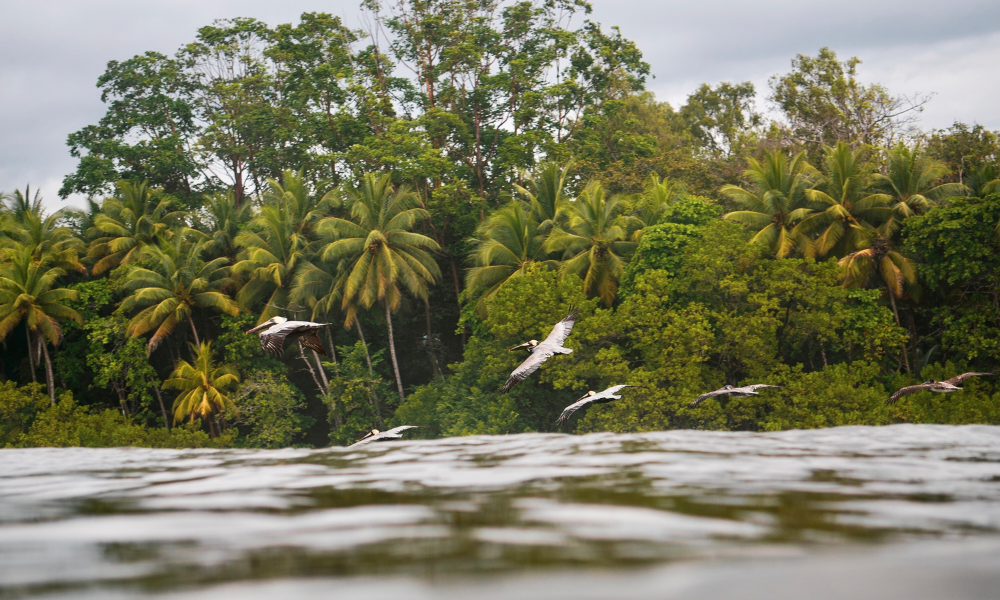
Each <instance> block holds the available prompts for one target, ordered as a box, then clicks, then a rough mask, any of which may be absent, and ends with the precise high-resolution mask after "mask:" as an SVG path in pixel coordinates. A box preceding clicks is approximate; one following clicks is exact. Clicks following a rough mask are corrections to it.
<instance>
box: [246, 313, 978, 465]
mask: <svg viewBox="0 0 1000 600" xmlns="http://www.w3.org/2000/svg"><path fill="white" fill-rule="evenodd" d="M578 316H579V314H578V313H577V312H575V311H574V312H571V313H570V314H568V315H566V318H564V319H563V320H562V321H559V322H558V323H556V324H555V326H554V327H553V328H552V331H551V332H550V333H549V335H548V337H546V338H545V339H544V340H542V341H541V342H539V341H538V340H528V341H527V342H525V343H523V344H519V345H517V346H514V347H513V348H511V349H510V350H509V351H510V352H516V351H518V350H527V351H528V358H526V359H524V361H523V362H522V363H521V364H520V365H518V366H517V368H516V369H514V371H513V372H511V374H510V377H508V378H507V381H506V382H505V383H504V384H503V387H502V388H500V391H501V393H504V394H506V393H507V392H509V391H510V390H511V388H513V387H514V386H515V385H517V384H518V383H520V382H522V381H524V380H525V379H527V378H528V377H529V376H530V375H531V374H532V373H534V372H535V371H537V370H538V368H539V367H541V366H542V363H544V362H545V361H547V360H548V359H550V358H552V357H553V356H555V355H557V354H572V353H573V350H571V349H570V348H564V347H563V343H564V342H565V341H566V338H567V337H569V334H570V332H571V331H572V330H573V325H574V324H575V323H576V318H577V317H578ZM327 325H329V323H312V322H309V321H289V320H288V319H286V318H284V317H273V318H271V319H270V320H268V321H265V322H264V323H261V324H260V325H258V326H256V327H254V328H253V329H250V330H248V331H247V333H257V335H258V337H259V338H260V345H261V348H263V349H264V351H265V352H267V353H269V354H271V355H272V356H274V357H276V358H280V357H281V354H282V352H283V351H284V345H285V341H286V340H291V339H295V340H297V341H298V342H300V343H301V344H302V345H303V346H305V347H306V348H309V349H310V350H314V351H316V352H317V353H319V354H321V355H323V356H326V350H324V349H323V344H322V342H320V339H319V330H320V329H322V328H323V327H326V326H327ZM988 375H994V373H963V374H961V375H956V376H955V377H952V378H951V379H946V380H944V381H934V380H933V379H932V380H928V381H925V382H923V383H919V384H917V385H908V386H906V387H904V388H900V389H899V390H897V391H896V393H894V394H893V395H892V396H890V397H889V398H888V399H887V400H886V404H895V403H896V401H898V400H899V399H900V398H902V397H903V396H908V395H910V394H914V393H916V392H919V391H923V390H927V391H929V392H936V393H939V394H947V393H949V392H960V391H962V388H961V387H959V385H960V384H961V383H962V382H963V381H965V380H966V379H968V378H970V377H985V376H988ZM627 387H641V386H634V385H628V384H622V385H613V386H611V387H609V388H608V389H606V390H604V391H602V392H594V391H593V390H591V391H589V392H587V393H586V394H584V396H583V397H582V398H580V399H579V400H577V401H576V402H574V403H573V404H570V405H569V406H567V407H566V408H564V409H563V411H562V414H560V415H559V418H558V419H556V424H557V425H562V424H563V423H565V422H566V421H567V420H568V419H569V418H570V416H571V415H572V414H573V413H575V412H576V411H578V410H580V409H582V408H586V407H587V406H590V405H591V404H604V403H607V402H611V401H612V400H621V395H619V394H618V392H620V391H621V390H623V389H625V388H627ZM778 387H781V386H778V385H768V384H764V383H755V384H751V385H745V386H742V387H733V386H731V385H725V386H723V387H721V388H719V389H717V390H714V391H711V392H707V393H704V394H702V395H700V396H698V397H697V398H695V399H694V400H693V401H692V402H691V403H690V404H689V405H688V406H689V407H695V406H698V405H699V404H701V402H702V401H704V400H707V399H708V398H714V397H715V396H729V397H732V398H746V397H749V396H759V395H760V394H759V393H758V392H757V390H759V389H763V388H778ZM416 427H417V426H416V425H403V426H401V427H395V428H393V429H389V430H387V431H379V430H377V429H372V430H371V432H369V433H368V434H366V435H365V436H364V437H363V438H361V439H360V440H358V441H357V442H355V443H354V444H352V445H351V446H349V447H350V448H353V447H355V446H363V445H365V444H370V443H372V442H381V441H386V440H396V439H400V438H401V437H402V433H403V432H404V431H406V430H408V429H414V428H416Z"/></svg>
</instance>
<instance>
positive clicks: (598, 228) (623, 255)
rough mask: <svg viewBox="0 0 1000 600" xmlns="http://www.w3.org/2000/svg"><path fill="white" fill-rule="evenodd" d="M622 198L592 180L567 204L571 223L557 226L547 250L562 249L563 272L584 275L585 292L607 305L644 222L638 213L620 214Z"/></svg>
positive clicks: (611, 300)
mask: <svg viewBox="0 0 1000 600" xmlns="http://www.w3.org/2000/svg"><path fill="white" fill-rule="evenodd" d="M619 201H620V197H619V196H612V197H611V198H610V199H609V198H607V197H606V194H605V192H604V188H603V187H602V186H601V184H600V183H599V182H596V181H594V182H591V183H590V184H588V185H587V187H586V188H584V190H583V192H581V193H580V196H579V197H578V198H577V199H576V200H575V201H573V202H568V203H567V204H566V207H565V208H564V210H565V212H566V216H567V226H566V227H565V228H563V227H560V226H556V227H554V228H553V229H552V232H551V233H550V234H549V237H548V239H547V240H546V242H545V249H546V250H547V251H549V252H561V253H562V255H563V262H562V265H561V267H560V269H561V271H562V273H563V274H564V275H565V274H567V273H573V274H576V275H578V276H580V278H581V279H583V289H584V293H586V294H587V295H588V296H589V297H594V296H599V297H600V298H601V300H603V301H604V304H605V305H606V306H611V303H612V302H614V300H615V294H617V293H618V280H619V278H620V277H621V275H622V272H623V271H624V261H625V260H626V259H627V257H628V256H630V255H631V254H632V253H633V252H634V251H635V248H636V246H637V245H638V243H637V242H636V241H633V239H632V238H633V236H632V233H633V232H634V231H635V230H637V229H641V228H642V226H643V223H642V222H641V221H640V220H639V219H638V218H636V217H624V216H621V215H619V214H618V203H619Z"/></svg>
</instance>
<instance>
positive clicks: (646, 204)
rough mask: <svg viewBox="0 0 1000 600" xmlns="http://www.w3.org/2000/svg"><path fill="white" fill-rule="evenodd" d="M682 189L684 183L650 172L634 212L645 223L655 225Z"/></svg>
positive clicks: (675, 200)
mask: <svg viewBox="0 0 1000 600" xmlns="http://www.w3.org/2000/svg"><path fill="white" fill-rule="evenodd" d="M683 191H684V184H682V183H680V182H677V181H673V180H671V179H669V178H667V177H664V178H662V179H661V178H660V174H659V173H650V175H649V177H647V178H646V183H645V186H644V187H643V191H642V194H641V195H640V196H639V198H638V201H637V202H636V204H635V213H636V216H638V217H639V219H641V220H642V222H643V223H645V224H646V225H656V224H657V223H659V222H660V221H661V220H663V218H664V216H666V214H667V212H668V211H669V210H670V207H671V206H673V205H674V203H675V202H677V199H678V198H679V197H680V195H681V194H682V193H683Z"/></svg>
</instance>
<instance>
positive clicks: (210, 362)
mask: <svg viewBox="0 0 1000 600" xmlns="http://www.w3.org/2000/svg"><path fill="white" fill-rule="evenodd" d="M191 353H192V355H193V356H194V357H195V359H194V364H192V363H189V362H188V361H186V360H183V359H181V360H179V361H177V365H176V366H175V367H174V370H173V372H172V373H170V377H169V378H167V379H166V380H165V381H164V382H163V389H165V390H179V391H180V392H181V394H180V395H179V396H177V399H176V400H174V406H173V413H174V423H175V424H176V423H178V422H179V421H183V420H184V419H186V418H188V417H190V418H191V420H192V421H194V418H195V417H196V416H198V417H201V418H202V419H203V420H205V421H208V428H209V432H210V433H211V435H212V437H215V436H216V435H218V433H219V432H218V431H216V429H215V423H214V422H213V421H214V419H213V417H215V416H217V415H221V414H222V413H223V411H225V410H226V409H227V408H235V407H236V406H235V404H233V401H232V400H231V399H230V398H229V396H228V395H227V394H226V388H229V387H231V386H233V385H236V384H238V383H239V382H240V378H239V376H238V375H237V373H236V369H234V368H233V367H232V366H230V365H225V364H223V365H220V364H218V363H216V362H215V359H214V358H213V357H212V343H211V342H207V341H206V342H203V343H201V344H198V345H195V344H192V345H191ZM224 426H225V424H224V423H223V427H224Z"/></svg>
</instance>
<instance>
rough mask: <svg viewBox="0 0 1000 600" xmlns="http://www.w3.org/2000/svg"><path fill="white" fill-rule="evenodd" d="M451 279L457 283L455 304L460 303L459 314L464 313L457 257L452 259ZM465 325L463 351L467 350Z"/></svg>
mask: <svg viewBox="0 0 1000 600" xmlns="http://www.w3.org/2000/svg"><path fill="white" fill-rule="evenodd" d="M451 279H452V281H453V282H454V283H455V302H457V303H458V312H459V314H461V312H462V286H460V285H459V283H458V267H456V266H455V257H451ZM465 338H466V336H465V325H463V326H462V350H465Z"/></svg>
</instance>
